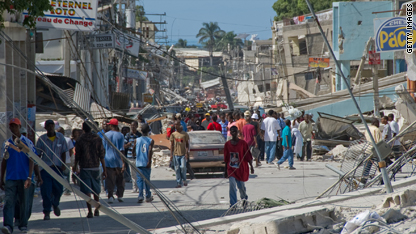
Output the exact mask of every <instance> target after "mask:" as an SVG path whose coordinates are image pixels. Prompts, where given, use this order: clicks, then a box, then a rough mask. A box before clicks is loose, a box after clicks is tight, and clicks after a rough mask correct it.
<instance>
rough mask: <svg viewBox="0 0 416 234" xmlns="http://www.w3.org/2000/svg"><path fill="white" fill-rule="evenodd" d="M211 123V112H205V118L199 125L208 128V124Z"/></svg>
mask: <svg viewBox="0 0 416 234" xmlns="http://www.w3.org/2000/svg"><path fill="white" fill-rule="evenodd" d="M210 123H212V119H211V114H210V113H206V114H205V119H204V120H202V122H201V125H202V127H204V128H205V129H208V125H209V124H210Z"/></svg>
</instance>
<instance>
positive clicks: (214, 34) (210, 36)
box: [196, 22, 225, 66]
mask: <svg viewBox="0 0 416 234" xmlns="http://www.w3.org/2000/svg"><path fill="white" fill-rule="evenodd" d="M202 25H203V27H202V28H201V29H199V32H198V34H197V35H196V37H199V43H203V45H204V46H205V47H206V48H207V49H208V51H209V62H210V65H211V66H212V52H213V51H214V47H215V42H216V39H218V38H222V37H223V36H224V34H225V32H224V30H221V28H220V26H218V23H217V22H209V23H202Z"/></svg>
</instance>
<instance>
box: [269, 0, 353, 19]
mask: <svg viewBox="0 0 416 234" xmlns="http://www.w3.org/2000/svg"><path fill="white" fill-rule="evenodd" d="M342 1H346V0H310V2H311V4H312V7H313V9H314V10H315V11H322V10H325V9H329V8H332V3H333V2H342ZM272 8H273V10H274V11H276V14H277V16H275V17H274V20H275V21H279V20H282V19H283V18H292V17H295V16H299V15H304V14H308V13H310V11H309V8H308V5H307V4H306V2H305V0H278V1H276V2H275V3H274V4H273V6H272Z"/></svg>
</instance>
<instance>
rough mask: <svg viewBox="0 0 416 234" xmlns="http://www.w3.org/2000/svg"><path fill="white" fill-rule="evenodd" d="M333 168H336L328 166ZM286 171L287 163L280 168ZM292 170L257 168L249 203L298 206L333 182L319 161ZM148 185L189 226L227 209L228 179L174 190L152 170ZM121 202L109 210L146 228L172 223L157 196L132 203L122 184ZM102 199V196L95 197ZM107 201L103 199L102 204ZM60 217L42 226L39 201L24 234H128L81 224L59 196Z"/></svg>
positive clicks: (101, 223)
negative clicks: (282, 201)
mask: <svg viewBox="0 0 416 234" xmlns="http://www.w3.org/2000/svg"><path fill="white" fill-rule="evenodd" d="M330 164H332V165H334V166H338V165H340V164H339V163H337V162H331V163H330ZM283 165H284V166H287V163H285V164H283ZM295 167H296V168H297V170H288V169H282V170H280V171H279V170H277V168H276V167H275V166H274V165H273V166H272V165H265V164H264V165H263V166H261V167H260V168H256V169H255V174H254V175H251V176H250V180H249V181H248V182H247V183H246V187H247V191H248V196H249V200H250V201H255V200H257V199H260V198H263V197H267V198H272V199H276V200H279V199H280V198H282V199H285V200H288V201H292V202H293V201H298V200H301V199H305V198H313V197H315V196H316V195H317V194H318V193H320V192H322V191H323V190H324V189H325V188H327V187H328V186H330V185H331V184H332V183H334V182H335V180H336V179H337V178H338V177H337V176H336V175H335V174H334V173H332V172H331V171H330V170H328V169H326V168H325V162H298V161H295ZM151 179H152V181H153V183H154V184H155V185H156V186H157V187H158V188H159V189H160V190H161V191H162V192H163V193H164V194H165V195H166V196H167V197H168V198H169V199H170V200H171V201H173V202H174V203H175V205H176V206H177V207H178V208H179V209H180V210H181V211H182V212H183V214H184V215H185V217H187V218H188V220H189V221H200V220H205V219H210V218H215V217H219V216H221V215H222V214H223V213H224V212H225V211H226V209H227V208H228V207H229V197H228V180H224V179H223V178H220V176H215V175H214V176H212V175H201V176H198V178H197V179H194V180H192V181H191V182H190V183H189V185H188V187H184V188H180V189H176V188H174V187H175V185H176V183H175V177H174V172H173V171H171V170H169V169H167V168H166V167H163V168H154V169H153V170H152V176H151ZM126 185H127V190H126V192H125V201H124V203H119V202H117V201H116V202H115V203H113V204H112V206H113V207H114V209H116V210H117V211H118V212H119V213H121V214H123V215H125V216H126V217H127V218H129V219H131V220H133V221H134V222H136V223H138V224H139V225H141V226H143V227H145V228H148V229H154V228H161V227H167V226H172V225H175V224H177V223H176V222H175V220H174V219H173V218H172V216H171V215H170V213H168V212H166V208H165V206H164V205H163V203H162V202H161V201H160V199H159V198H158V197H157V196H154V198H155V200H154V201H153V203H151V204H150V203H142V204H139V203H137V194H136V193H132V192H131V189H130V188H131V183H127V184H126ZM101 196H105V193H101ZM105 200H107V199H105ZM60 208H61V210H62V214H61V216H60V217H55V216H54V215H51V220H50V221H43V214H42V201H41V198H40V196H39V197H37V198H35V199H34V208H33V214H32V217H31V218H30V220H29V232H30V233H80V232H86V233H88V232H92V233H128V231H129V230H128V229H127V228H126V227H124V226H122V225H121V224H119V223H118V222H116V221H114V220H112V219H111V218H109V217H107V216H106V215H104V214H102V213H101V217H95V218H92V219H87V218H85V217H86V205H85V202H84V201H80V199H79V198H76V197H74V195H71V196H62V199H61V205H60Z"/></svg>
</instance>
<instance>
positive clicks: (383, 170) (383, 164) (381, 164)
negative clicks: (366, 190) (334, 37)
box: [305, 0, 393, 193]
mask: <svg viewBox="0 0 416 234" xmlns="http://www.w3.org/2000/svg"><path fill="white" fill-rule="evenodd" d="M305 1H306V4H307V5H308V8H309V10H310V11H311V13H312V15H313V18H314V19H315V21H316V24H317V25H318V28H319V31H320V33H321V35H322V37H323V39H324V41H325V44H326V45H327V46H328V50H329V51H330V52H331V56H332V58H333V59H334V62H335V65H336V66H337V68H338V70H339V72H340V74H341V77H342V79H343V81H344V83H345V85H346V86H347V87H348V88H347V90H348V93H349V94H350V96H351V99H352V101H353V102H354V105H355V107H356V108H357V111H358V114H359V115H360V118H361V121H362V122H363V123H364V127H365V129H366V131H367V134H368V135H369V137H370V140H371V144H372V145H373V148H374V150H375V151H376V154H377V157H378V160H379V162H378V166H379V168H380V171H381V174H382V176H383V182H384V185H385V187H386V191H387V193H392V192H393V187H392V186H391V182H390V178H389V175H388V174H387V170H386V162H385V161H384V160H383V159H382V157H381V153H380V150H379V149H378V147H377V144H376V142H375V141H374V137H373V135H372V134H371V131H370V129H369V128H368V125H367V122H366V120H365V119H364V116H363V113H362V112H361V109H360V107H359V106H358V103H357V100H356V99H355V97H354V94H353V93H352V91H351V89H350V88H349V85H348V81H347V78H345V75H344V72H342V70H341V65H340V64H339V62H338V60H337V58H336V57H335V54H334V51H333V50H332V47H331V45H330V44H329V42H328V40H327V38H326V36H325V34H324V31H323V30H322V27H321V24H320V23H319V20H318V18H317V17H316V14H315V11H314V10H313V8H312V5H311V3H310V2H309V0H305Z"/></svg>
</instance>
